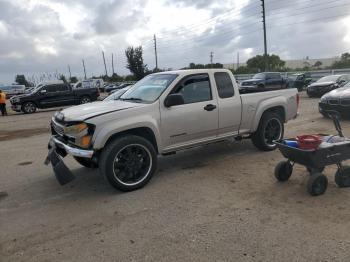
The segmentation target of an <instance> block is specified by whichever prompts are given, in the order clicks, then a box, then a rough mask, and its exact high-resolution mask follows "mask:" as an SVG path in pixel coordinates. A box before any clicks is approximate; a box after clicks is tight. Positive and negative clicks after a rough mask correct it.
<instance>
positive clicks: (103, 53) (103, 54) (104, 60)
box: [102, 51, 108, 76]
mask: <svg viewBox="0 0 350 262" xmlns="http://www.w3.org/2000/svg"><path fill="white" fill-rule="evenodd" d="M102 57H103V63H104V65H105V72H106V76H108V74H107V66H106V59H105V52H103V51H102Z"/></svg>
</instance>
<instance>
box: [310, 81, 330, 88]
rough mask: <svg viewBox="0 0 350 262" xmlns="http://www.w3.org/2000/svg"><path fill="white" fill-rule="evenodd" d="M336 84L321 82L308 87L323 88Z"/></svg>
mask: <svg viewBox="0 0 350 262" xmlns="http://www.w3.org/2000/svg"><path fill="white" fill-rule="evenodd" d="M333 84H336V82H333V81H330V82H322V83H317V82H315V83H312V84H310V85H309V87H323V86H330V85H333Z"/></svg>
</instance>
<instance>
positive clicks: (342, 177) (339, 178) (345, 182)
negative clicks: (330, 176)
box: [334, 166, 350, 187]
mask: <svg viewBox="0 0 350 262" xmlns="http://www.w3.org/2000/svg"><path fill="white" fill-rule="evenodd" d="M334 181H335V183H336V184H337V185H338V187H350V166H343V167H342V168H341V169H338V170H337V172H336V173H335V176H334Z"/></svg>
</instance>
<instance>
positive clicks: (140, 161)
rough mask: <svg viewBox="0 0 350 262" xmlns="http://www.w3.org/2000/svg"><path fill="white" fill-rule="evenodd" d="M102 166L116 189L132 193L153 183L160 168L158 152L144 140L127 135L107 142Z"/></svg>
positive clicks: (101, 161) (102, 170)
mask: <svg viewBox="0 0 350 262" xmlns="http://www.w3.org/2000/svg"><path fill="white" fill-rule="evenodd" d="M99 166H100V171H101V173H102V174H103V175H104V176H105V177H106V179H107V181H108V182H109V183H110V184H111V185H112V186H113V187H114V188H116V189H118V190H120V191H125V192H127V191H133V190H136V189H139V188H142V187H143V186H145V185H146V184H147V183H148V182H149V181H150V180H151V178H152V176H153V174H154V173H155V171H156V169H157V153H156V150H155V148H154V146H153V145H152V144H151V143H150V142H149V141H148V140H146V139H145V138H143V137H139V136H135V135H127V136H124V137H119V138H116V139H115V140H113V141H111V142H110V143H108V145H107V146H106V147H105V148H104V150H103V151H102V154H101V157H100V160H99Z"/></svg>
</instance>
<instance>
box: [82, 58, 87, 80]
mask: <svg viewBox="0 0 350 262" xmlns="http://www.w3.org/2000/svg"><path fill="white" fill-rule="evenodd" d="M82 61H83V68H84V75H85V79H86V69H85V63H84V59H83V60H82Z"/></svg>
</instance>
